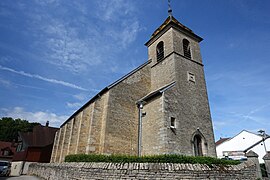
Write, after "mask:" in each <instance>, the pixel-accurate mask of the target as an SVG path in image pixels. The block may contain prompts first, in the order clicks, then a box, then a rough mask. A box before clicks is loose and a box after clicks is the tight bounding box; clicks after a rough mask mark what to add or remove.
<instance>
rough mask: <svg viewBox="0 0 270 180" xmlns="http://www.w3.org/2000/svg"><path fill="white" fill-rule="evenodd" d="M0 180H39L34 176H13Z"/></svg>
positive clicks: (0, 179)
mask: <svg viewBox="0 0 270 180" xmlns="http://www.w3.org/2000/svg"><path fill="white" fill-rule="evenodd" d="M0 180H41V179H40V178H38V177H35V176H13V177H0Z"/></svg>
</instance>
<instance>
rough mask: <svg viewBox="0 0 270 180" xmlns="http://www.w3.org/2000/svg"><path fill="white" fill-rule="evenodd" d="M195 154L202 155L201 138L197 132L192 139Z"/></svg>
mask: <svg viewBox="0 0 270 180" xmlns="http://www.w3.org/2000/svg"><path fill="white" fill-rule="evenodd" d="M193 142H194V153H195V156H202V155H203V152H202V138H201V136H200V135H199V134H196V135H195V136H194V139H193Z"/></svg>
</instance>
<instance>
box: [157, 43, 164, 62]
mask: <svg viewBox="0 0 270 180" xmlns="http://www.w3.org/2000/svg"><path fill="white" fill-rule="evenodd" d="M156 51H157V61H160V60H161V59H163V58H164V43H163V41H161V42H159V43H158V45H157V48H156Z"/></svg>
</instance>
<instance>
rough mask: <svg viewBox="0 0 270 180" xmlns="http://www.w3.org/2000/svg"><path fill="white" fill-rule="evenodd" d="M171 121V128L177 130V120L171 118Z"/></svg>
mask: <svg viewBox="0 0 270 180" xmlns="http://www.w3.org/2000/svg"><path fill="white" fill-rule="evenodd" d="M170 121H171V125H170V127H171V128H172V129H175V128H176V124H175V118H174V117H171V118H170Z"/></svg>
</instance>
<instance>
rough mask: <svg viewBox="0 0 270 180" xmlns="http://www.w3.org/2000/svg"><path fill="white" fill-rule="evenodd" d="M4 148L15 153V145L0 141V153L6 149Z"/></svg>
mask: <svg viewBox="0 0 270 180" xmlns="http://www.w3.org/2000/svg"><path fill="white" fill-rule="evenodd" d="M6 148H9V149H10V150H11V151H12V153H13V154H14V153H15V152H16V145H15V144H14V143H12V142H5V141H0V152H1V150H3V149H6Z"/></svg>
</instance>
